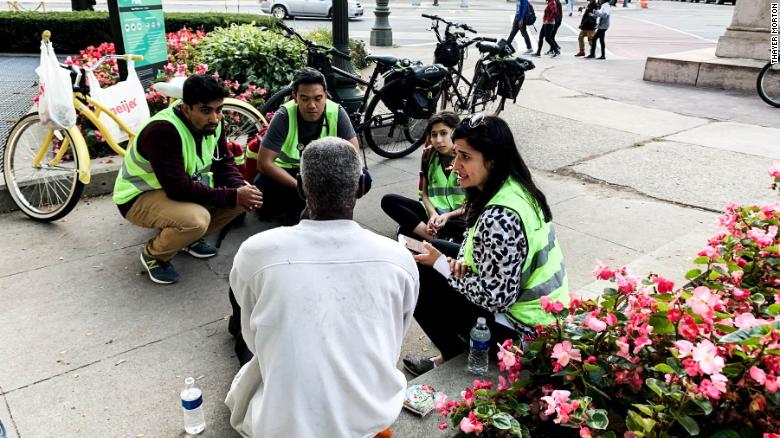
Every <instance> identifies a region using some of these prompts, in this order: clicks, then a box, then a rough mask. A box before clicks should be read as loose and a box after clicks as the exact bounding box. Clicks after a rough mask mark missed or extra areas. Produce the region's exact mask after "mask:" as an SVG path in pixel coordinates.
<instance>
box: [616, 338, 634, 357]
mask: <svg viewBox="0 0 780 438" xmlns="http://www.w3.org/2000/svg"><path fill="white" fill-rule="evenodd" d="M615 345H617V346H618V348H619V349H620V350H619V351H618V353H617V355H618V356H620V357H622V358H624V359H628V360H631V355H630V354H629V352H628V338H627V337H625V336H621V337H619V338H617V339H616V340H615Z"/></svg>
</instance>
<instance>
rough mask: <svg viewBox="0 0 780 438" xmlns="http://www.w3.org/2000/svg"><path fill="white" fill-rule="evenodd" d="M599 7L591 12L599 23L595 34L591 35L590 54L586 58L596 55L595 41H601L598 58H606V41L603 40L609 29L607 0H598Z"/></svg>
mask: <svg viewBox="0 0 780 438" xmlns="http://www.w3.org/2000/svg"><path fill="white" fill-rule="evenodd" d="M600 1H601V8H600V9H599V10H598V11H595V12H594V13H593V14H594V15H595V16H596V17H598V19H599V24H598V26H597V28H596V35H595V36H594V37H593V43H592V44H591V45H590V55H588V56H586V58H589V59H593V58H595V57H596V42H600V43H601V56H599V59H607V57H606V56H605V55H606V53H607V49H606V47H605V46H606V43H605V42H604V35H605V34H606V33H607V29H609V16H610V15H611V9H610V7H609V0H600Z"/></svg>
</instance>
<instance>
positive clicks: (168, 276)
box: [141, 251, 179, 284]
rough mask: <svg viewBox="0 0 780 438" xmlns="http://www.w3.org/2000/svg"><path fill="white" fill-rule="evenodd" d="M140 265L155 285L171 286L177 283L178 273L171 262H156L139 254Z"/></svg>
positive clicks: (154, 259) (152, 258)
mask: <svg viewBox="0 0 780 438" xmlns="http://www.w3.org/2000/svg"><path fill="white" fill-rule="evenodd" d="M141 264H142V265H144V268H146V272H148V273H149V278H150V279H151V280H152V281H153V282H155V283H157V284H172V283H176V282H177V281H179V273H178V272H176V269H174V268H173V265H172V264H171V262H164V261H162V260H157V259H156V258H154V257H149V256H147V255H146V254H144V253H143V251H142V252H141Z"/></svg>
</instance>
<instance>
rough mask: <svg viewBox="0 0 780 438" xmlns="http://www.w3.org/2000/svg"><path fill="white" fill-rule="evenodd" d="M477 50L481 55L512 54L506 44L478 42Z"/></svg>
mask: <svg viewBox="0 0 780 438" xmlns="http://www.w3.org/2000/svg"><path fill="white" fill-rule="evenodd" d="M477 50H479V51H480V52H482V53H489V54H491V55H501V56H508V55H510V54H512V49H511V48H510V47H509V46H508V45H507V43H506V42H503V44H502V42H498V43H489V42H487V41H480V42H478V43H477Z"/></svg>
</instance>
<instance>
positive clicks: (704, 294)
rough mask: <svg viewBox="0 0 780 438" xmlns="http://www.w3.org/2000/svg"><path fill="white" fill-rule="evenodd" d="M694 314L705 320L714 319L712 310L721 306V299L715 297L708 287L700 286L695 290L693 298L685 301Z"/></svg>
mask: <svg viewBox="0 0 780 438" xmlns="http://www.w3.org/2000/svg"><path fill="white" fill-rule="evenodd" d="M685 304H687V305H688V306H689V307H690V308H691V310H692V311H693V313H695V314H697V315H699V316H701V317H702V318H704V319H705V320H708V319H712V315H713V310H712V308H713V307H715V306H717V305H718V304H720V299H718V296H717V295H714V294H712V293H711V292H710V290H709V289H708V288H707V287H706V286H699V287H697V288H696V289H694V290H693V296H692V297H690V298H688V299H687V300H685Z"/></svg>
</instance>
